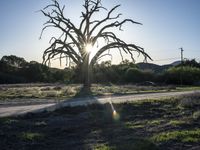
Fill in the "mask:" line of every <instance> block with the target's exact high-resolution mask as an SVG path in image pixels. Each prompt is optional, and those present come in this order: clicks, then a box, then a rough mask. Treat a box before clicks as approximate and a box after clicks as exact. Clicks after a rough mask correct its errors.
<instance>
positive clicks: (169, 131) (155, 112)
mask: <svg viewBox="0 0 200 150" xmlns="http://www.w3.org/2000/svg"><path fill="white" fill-rule="evenodd" d="M62 88H63V87H62ZM59 90H61V89H59ZM181 99H182V98H167V99H161V100H145V101H137V102H132V103H123V104H113V105H114V108H115V110H116V112H117V113H118V114H119V116H120V117H119V118H118V119H116V118H115V117H113V111H112V108H111V106H110V104H105V105H97V104H96V105H89V106H79V107H66V108H62V109H60V110H56V111H55V112H43V113H40V114H28V115H25V116H22V117H11V118H0V141H1V142H0V147H3V148H4V149H5V150H10V149H44V150H47V149H48V150H54V149H59V150H65V149H69V150H76V149H96V150H126V149H127V150H129V149H134V150H146V149H148V150H157V149H167V150H168V149H169V150H171V149H177V146H180V145H181V149H183V150H187V149H191V148H193V147H194V146H199V143H200V140H199V139H200V129H199V127H200V120H199V119H198V118H199V117H198V116H199V111H200V109H199V107H195V106H194V107H184V109H179V108H178V105H179V104H180V101H181Z"/></svg>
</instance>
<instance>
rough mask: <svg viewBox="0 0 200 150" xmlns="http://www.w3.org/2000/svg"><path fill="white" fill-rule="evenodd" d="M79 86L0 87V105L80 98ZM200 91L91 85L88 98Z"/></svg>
mask: <svg viewBox="0 0 200 150" xmlns="http://www.w3.org/2000/svg"><path fill="white" fill-rule="evenodd" d="M80 89H81V85H80V84H71V85H64V84H16V85H0V103H4V102H6V103H7V102H17V103H26V102H30V103H37V102H39V103H41V102H45V103H46V102H52V101H53V102H54V101H62V100H66V99H68V98H71V97H80V96H83V95H80ZM189 90H200V87H194V86H191V87H176V86H136V85H113V84H110V85H101V84H93V85H92V87H91V95H90V96H108V95H127V94H140V93H155V92H156V93H158V92H169V91H171V92H172V91H189Z"/></svg>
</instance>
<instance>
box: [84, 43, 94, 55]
mask: <svg viewBox="0 0 200 150" xmlns="http://www.w3.org/2000/svg"><path fill="white" fill-rule="evenodd" d="M92 48H93V46H92V44H90V43H88V44H86V46H85V50H86V52H87V53H90V52H91V51H92Z"/></svg>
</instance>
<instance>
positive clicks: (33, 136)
mask: <svg viewBox="0 0 200 150" xmlns="http://www.w3.org/2000/svg"><path fill="white" fill-rule="evenodd" d="M20 138H21V139H22V140H27V141H36V140H41V139H43V138H44V135H42V134H41V133H36V132H23V133H22V134H21V135H20Z"/></svg>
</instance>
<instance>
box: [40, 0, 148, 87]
mask: <svg viewBox="0 0 200 150" xmlns="http://www.w3.org/2000/svg"><path fill="white" fill-rule="evenodd" d="M52 1H53V3H52V4H50V5H48V6H46V7H45V8H44V9H43V10H41V12H42V13H43V14H44V16H46V17H47V18H48V21H47V22H46V23H45V24H44V25H45V26H44V28H43V29H42V32H41V36H42V33H43V31H44V30H45V29H46V28H49V27H54V28H57V29H59V30H60V31H61V32H62V34H61V36H60V37H59V38H56V37H52V38H51V40H50V43H51V45H50V47H48V48H47V49H46V50H45V51H44V54H43V62H44V63H45V64H46V63H50V61H51V59H53V58H54V57H55V56H57V55H59V58H60V61H61V59H62V58H66V59H67V60H68V62H69V65H70V62H74V63H75V64H76V65H77V66H79V67H80V68H81V70H82V75H83V77H84V78H83V80H82V82H83V84H84V87H85V88H86V89H87V88H89V87H90V84H91V81H90V72H91V69H92V67H93V66H94V64H95V63H97V61H98V60H99V59H101V58H102V57H105V56H107V55H109V56H111V54H110V50H111V49H118V50H119V53H120V54H121V57H122V59H123V53H122V52H125V53H127V54H130V56H131V58H132V60H133V61H134V54H133V53H134V52H137V53H139V54H142V55H143V56H144V59H145V60H146V59H147V58H150V57H149V55H148V54H147V53H145V52H144V49H143V48H141V47H139V46H137V45H135V44H127V43H126V42H124V41H123V40H121V39H120V38H119V37H117V36H116V34H115V33H114V32H112V31H111V29H112V28H118V29H119V30H122V29H121V28H122V25H123V24H124V23H126V22H130V23H133V24H140V25H141V23H139V22H135V21H133V20H132V19H124V20H122V21H119V18H120V16H121V15H122V14H117V15H115V16H114V15H113V12H114V11H115V10H116V9H117V8H118V7H119V6H120V5H116V6H115V7H113V8H112V9H111V10H109V11H108V10H107V9H106V8H105V7H103V6H102V4H101V0H84V4H83V7H84V11H83V12H81V14H82V15H81V18H82V19H81V21H80V24H79V25H75V24H74V23H73V22H72V21H71V20H70V19H69V18H67V17H66V16H65V14H64V9H65V6H63V7H61V6H60V4H59V3H58V1H57V0H52ZM103 10H106V11H107V12H106V16H105V18H103V19H101V20H98V19H95V17H94V15H95V14H98V13H100V12H101V11H103ZM41 36H40V37H41ZM102 39H103V40H104V41H105V43H104V44H105V45H104V46H102V47H100V48H98V51H97V52H96V53H95V55H94V56H93V57H92V58H90V57H91V52H90V51H89V49H92V47H93V46H96V47H98V42H99V41H100V40H102ZM107 52H108V53H107ZM111 57H112V56H111ZM150 59H151V58H150Z"/></svg>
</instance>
